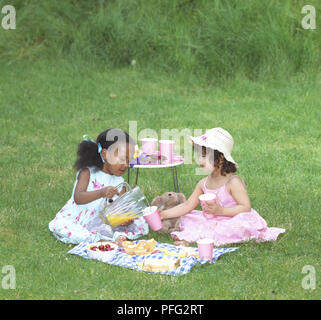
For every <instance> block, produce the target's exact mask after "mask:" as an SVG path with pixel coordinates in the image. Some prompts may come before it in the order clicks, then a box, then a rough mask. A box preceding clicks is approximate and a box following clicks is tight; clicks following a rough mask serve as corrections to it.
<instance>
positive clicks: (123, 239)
mask: <svg viewBox="0 0 321 320" xmlns="http://www.w3.org/2000/svg"><path fill="white" fill-rule="evenodd" d="M126 240H127V238H126V237H125V236H119V237H118V238H117V239H116V241H115V243H116V244H117V245H118V246H119V247H121V246H122V243H123V241H126Z"/></svg>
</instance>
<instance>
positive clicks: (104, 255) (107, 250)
mask: <svg viewBox="0 0 321 320" xmlns="http://www.w3.org/2000/svg"><path fill="white" fill-rule="evenodd" d="M117 250H118V245H117V244H115V243H113V242H111V241H98V242H95V243H89V244H87V246H86V251H87V255H88V257H89V258H91V259H97V260H100V261H103V262H107V261H110V260H111V259H113V258H114V256H115V255H116V253H117Z"/></svg>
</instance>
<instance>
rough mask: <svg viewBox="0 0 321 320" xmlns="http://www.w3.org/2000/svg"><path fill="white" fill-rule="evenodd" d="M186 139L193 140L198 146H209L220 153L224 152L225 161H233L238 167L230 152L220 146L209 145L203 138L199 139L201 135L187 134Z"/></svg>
mask: <svg viewBox="0 0 321 320" xmlns="http://www.w3.org/2000/svg"><path fill="white" fill-rule="evenodd" d="M188 141H189V142H190V143H193V142H194V143H195V144H197V145H199V146H201V147H205V148H210V149H215V150H217V151H220V152H222V153H223V154H224V157H225V159H226V160H227V161H229V162H232V163H234V164H235V165H236V166H237V167H238V164H237V162H236V161H235V160H234V159H233V157H232V156H231V154H229V153H226V152H224V150H222V149H221V148H220V147H217V148H216V147H215V145H209V144H208V143H207V142H206V141H205V140H203V139H201V137H192V136H189V137H188Z"/></svg>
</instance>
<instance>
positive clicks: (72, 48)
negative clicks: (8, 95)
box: [0, 0, 321, 81]
mask: <svg viewBox="0 0 321 320" xmlns="http://www.w3.org/2000/svg"><path fill="white" fill-rule="evenodd" d="M7 2H8V1H7V0H0V7H2V6H4V5H5V4H7ZM11 3H12V4H13V5H14V6H15V8H16V11H17V28H16V30H14V31H13V32H0V57H5V58H9V59H11V60H19V59H21V58H27V59H36V58H38V57H42V56H51V57H53V56H54V57H56V56H64V55H66V54H71V55H72V56H78V57H81V58H83V59H86V60H94V61H97V60H99V61H101V63H104V64H109V65H111V66H117V67H128V66H129V65H130V63H131V61H132V60H136V62H137V65H138V66H140V67H148V68H153V69H154V68H157V69H160V70H163V71H164V70H165V71H167V72H168V73H171V74H175V73H177V72H180V73H184V74H192V75H193V76H195V75H196V76H198V77H201V78H204V77H206V78H207V79H209V80H211V81H213V80H215V81H217V79H218V78H230V77H234V76H235V75H237V74H239V73H243V74H245V75H246V76H247V77H250V78H252V79H257V78H260V77H266V76H267V75H268V76H273V77H278V76H283V77H284V76H287V75H292V74H295V73H296V72H298V71H302V70H306V69H310V70H315V69H318V70H320V62H321V48H320V43H321V41H320V40H321V36H320V31H319V27H318V17H320V14H321V8H320V5H319V1H318V0H311V1H309V4H310V5H313V6H314V7H315V10H316V19H317V22H316V24H317V28H316V29H315V30H305V29H303V28H302V26H301V20H302V19H303V17H304V15H303V14H302V13H301V9H302V7H303V6H304V5H306V4H307V2H306V0H260V1H257V0H242V1H240V0H122V1H118V0H100V1H87V0H81V1H80V0H77V1H75V0H65V1H60V0H42V1H37V0H29V1H25V0H12V1H11Z"/></svg>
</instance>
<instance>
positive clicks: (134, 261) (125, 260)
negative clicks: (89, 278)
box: [68, 240, 238, 276]
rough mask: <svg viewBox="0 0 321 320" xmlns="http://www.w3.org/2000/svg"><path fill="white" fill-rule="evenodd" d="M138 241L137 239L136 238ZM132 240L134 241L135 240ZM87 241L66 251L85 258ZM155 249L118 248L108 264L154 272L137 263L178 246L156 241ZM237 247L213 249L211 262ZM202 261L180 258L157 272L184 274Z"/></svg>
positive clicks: (175, 248)
mask: <svg viewBox="0 0 321 320" xmlns="http://www.w3.org/2000/svg"><path fill="white" fill-rule="evenodd" d="M137 241H138V240H137ZM137 241H134V242H137ZM88 243H89V242H86V241H84V242H81V243H80V244H78V245H77V246H75V247H74V248H73V249H71V250H70V251H68V253H70V254H76V255H79V256H81V257H83V258H85V259H89V257H88V255H87V252H86V245H87V244H88ZM156 249H158V251H157V252H156V253H153V254H151V255H129V254H127V253H125V252H123V250H122V248H118V252H117V254H116V255H115V256H114V257H113V258H112V259H111V260H109V261H108V262H106V263H108V264H112V265H116V266H120V267H125V268H129V269H133V270H137V271H144V272H147V273H154V272H150V271H145V270H142V269H140V268H139V266H138V264H139V263H141V262H143V261H144V260H145V259H146V258H151V259H162V258H164V255H165V254H164V252H163V251H162V250H160V249H165V250H167V251H171V252H177V253H178V252H179V250H180V248H179V247H177V246H174V245H172V244H169V243H160V242H157V243H156ZM237 249H238V248H237V247H235V248H217V249H213V259H212V263H215V262H216V261H217V259H218V258H219V257H220V256H221V255H222V254H224V253H227V252H233V251H235V250H237ZM193 250H195V253H198V249H197V248H193ZM166 257H167V258H168V259H173V260H177V257H175V256H168V255H166ZM204 263H208V261H207V260H202V259H199V258H196V257H187V258H180V266H179V267H178V268H176V269H174V270H170V271H164V272H158V273H159V274H167V275H171V276H180V275H184V274H186V273H188V272H190V271H191V269H192V267H193V266H195V265H202V264H204Z"/></svg>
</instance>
